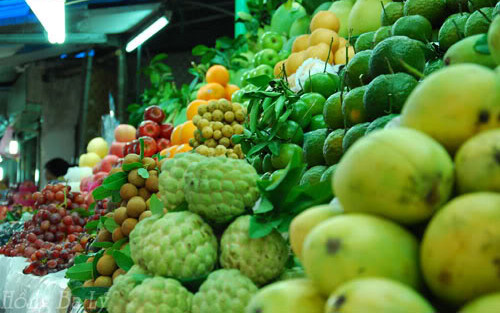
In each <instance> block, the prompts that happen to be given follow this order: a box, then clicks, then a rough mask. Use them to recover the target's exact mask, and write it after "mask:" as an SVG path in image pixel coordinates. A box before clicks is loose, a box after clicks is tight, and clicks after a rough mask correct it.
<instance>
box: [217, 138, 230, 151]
mask: <svg viewBox="0 0 500 313" xmlns="http://www.w3.org/2000/svg"><path fill="white" fill-rule="evenodd" d="M219 144H221V145H223V146H224V147H226V148H227V147H229V146H230V145H231V140H229V138H226V137H222V138H221V139H220V140H219Z"/></svg>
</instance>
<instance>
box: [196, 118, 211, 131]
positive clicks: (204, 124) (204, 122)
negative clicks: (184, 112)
mask: <svg viewBox="0 0 500 313" xmlns="http://www.w3.org/2000/svg"><path fill="white" fill-rule="evenodd" d="M207 126H210V121H209V120H207V119H205V118H203V119H202V120H201V121H200V123H199V124H198V129H203V128H205V127H207Z"/></svg>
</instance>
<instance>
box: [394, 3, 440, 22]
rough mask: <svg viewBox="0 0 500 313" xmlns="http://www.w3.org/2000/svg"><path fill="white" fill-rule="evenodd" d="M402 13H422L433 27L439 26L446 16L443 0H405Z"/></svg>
mask: <svg viewBox="0 0 500 313" xmlns="http://www.w3.org/2000/svg"><path fill="white" fill-rule="evenodd" d="M403 13H404V15H406V16H408V15H422V16H423V17H425V18H426V19H428V20H429V22H431V24H432V25H433V26H434V27H439V26H440V25H441V23H442V22H443V21H444V19H445V18H446V16H447V13H446V4H445V2H444V0H407V1H405V5H404V9H403Z"/></svg>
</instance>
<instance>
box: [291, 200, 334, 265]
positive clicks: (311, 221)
mask: <svg viewBox="0 0 500 313" xmlns="http://www.w3.org/2000/svg"><path fill="white" fill-rule="evenodd" d="M342 212H343V211H342V209H340V208H339V207H334V206H331V205H318V206H315V207H312V208H309V209H307V210H305V211H304V212H302V213H300V214H299V215H297V216H296V217H295V218H294V219H293V220H292V223H291V224H290V244H291V246H292V250H293V252H294V253H295V255H296V256H297V257H298V258H299V259H300V258H301V257H302V246H303V244H304V240H305V238H306V236H307V234H309V232H310V231H311V230H312V229H313V228H314V227H316V226H317V225H318V224H320V223H321V222H323V221H326V220H327V219H329V218H330V217H333V216H336V215H339V214H342Z"/></svg>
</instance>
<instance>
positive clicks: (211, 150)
mask: <svg viewBox="0 0 500 313" xmlns="http://www.w3.org/2000/svg"><path fill="white" fill-rule="evenodd" d="M208 156H209V157H214V156H215V148H208Z"/></svg>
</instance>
